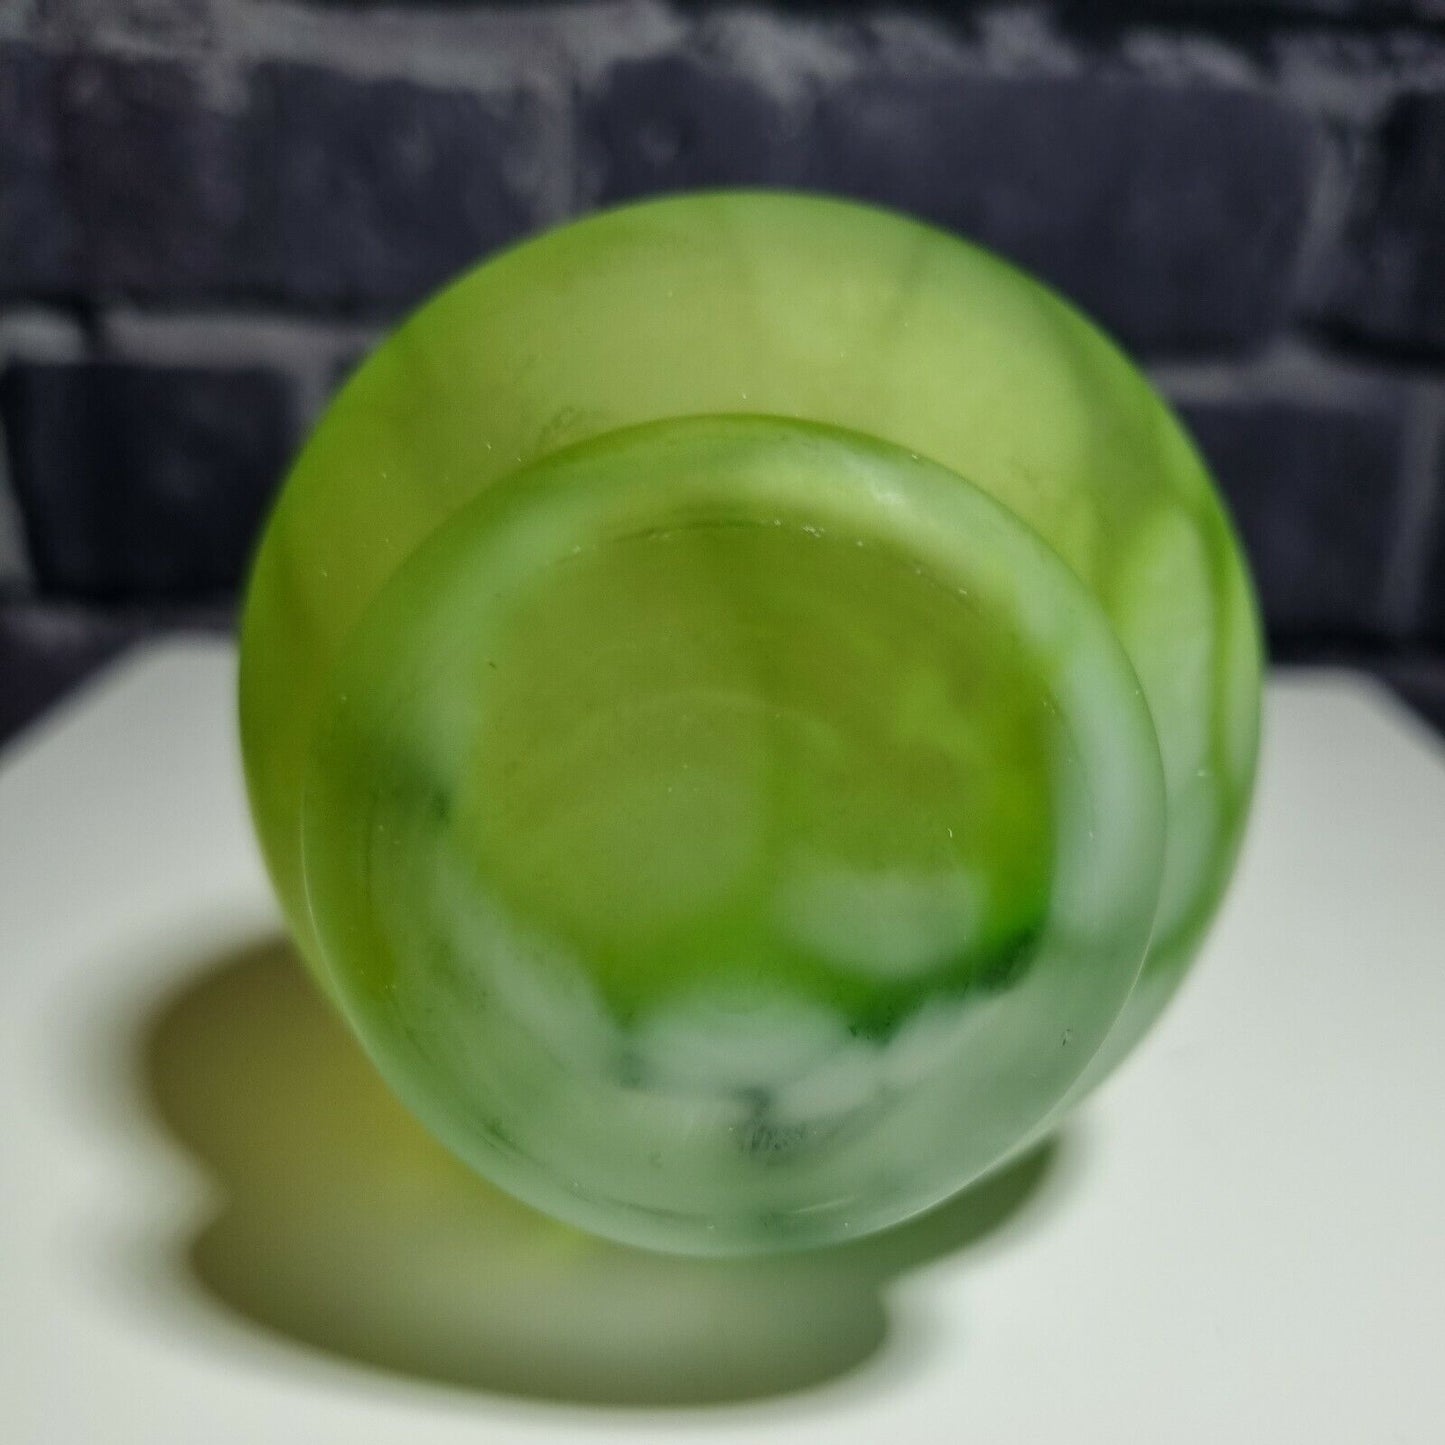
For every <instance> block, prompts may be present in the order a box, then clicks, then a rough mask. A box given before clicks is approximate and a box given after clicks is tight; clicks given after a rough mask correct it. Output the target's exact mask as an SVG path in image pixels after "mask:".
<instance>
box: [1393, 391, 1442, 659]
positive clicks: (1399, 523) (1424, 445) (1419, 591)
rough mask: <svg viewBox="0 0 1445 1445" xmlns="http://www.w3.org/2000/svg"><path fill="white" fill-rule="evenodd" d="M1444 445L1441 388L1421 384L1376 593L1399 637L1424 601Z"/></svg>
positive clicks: (1407, 631)
mask: <svg viewBox="0 0 1445 1445" xmlns="http://www.w3.org/2000/svg"><path fill="white" fill-rule="evenodd" d="M1442 446H1445V388H1442V387H1441V386H1440V385H1438V384H1437V385H1429V384H1425V385H1420V386H1418V387H1417V388H1416V395H1415V397H1414V399H1413V402H1412V405H1411V407H1410V413H1409V417H1408V419H1407V422H1406V426H1405V435H1404V447H1403V455H1402V457H1401V466H1402V468H1403V473H1404V481H1403V485H1402V487H1401V490H1400V504H1399V508H1398V510H1397V513H1396V518H1395V536H1394V543H1393V546H1392V547H1391V552H1390V556H1389V559H1388V561H1387V564H1386V568H1385V583H1384V587H1383V588H1382V590H1381V595H1380V603H1379V610H1380V620H1381V622H1382V623H1383V624H1384V626H1385V628H1386V630H1387V631H1388V632H1389V633H1390V634H1391V635H1392V636H1394V637H1396V638H1398V639H1404V638H1406V637H1408V636H1409V634H1410V632H1411V631H1412V629H1413V627H1414V625H1415V623H1416V621H1417V618H1418V614H1419V610H1420V604H1421V602H1422V601H1423V596H1424V589H1425V580H1426V577H1425V574H1426V569H1427V567H1428V566H1429V560H1430V559H1429V546H1430V541H1431V537H1432V534H1433V531H1434V527H1435V523H1436V521H1437V519H1438V516H1439V512H1440V495H1439V494H1440V487H1439V482H1438V474H1439V470H1440V462H1441V458H1442Z"/></svg>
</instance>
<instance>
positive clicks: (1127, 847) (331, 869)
mask: <svg viewBox="0 0 1445 1445" xmlns="http://www.w3.org/2000/svg"><path fill="white" fill-rule="evenodd" d="M1259 679H1260V649H1259V636H1258V627H1257V621H1256V614H1255V609H1254V604H1253V601H1252V597H1251V593H1250V589H1249V584H1248V580H1247V577H1246V574H1245V571H1244V568H1243V565H1242V563H1241V559H1240V554H1239V550H1238V547H1237V546H1236V543H1235V541H1234V538H1233V536H1232V534H1231V531H1230V528H1229V525H1228V523H1227V521H1226V519H1225V517H1224V514H1223V512H1222V510H1221V508H1220V505H1219V502H1218V499H1217V497H1216V495H1215V493H1214V490H1213V488H1212V486H1211V484H1210V481H1209V478H1208V476H1207V474H1206V472H1205V470H1204V468H1203V466H1202V465H1201V463H1200V461H1199V458H1198V456H1197V454H1196V453H1195V451H1194V449H1193V448H1192V447H1191V446H1190V444H1189V442H1188V440H1187V438H1186V437H1185V435H1184V433H1183V431H1182V430H1181V429H1180V426H1179V424H1178V422H1177V421H1176V420H1175V418H1174V417H1173V416H1172V414H1171V413H1170V412H1169V410H1168V408H1167V407H1166V406H1165V405H1164V403H1163V402H1162V401H1161V400H1160V399H1159V397H1158V396H1157V395H1156V394H1155V392H1154V391H1153V390H1152V389H1151V388H1150V386H1149V385H1148V383H1147V382H1146V381H1145V380H1144V379H1143V378H1142V377H1141V376H1140V374H1139V373H1138V372H1137V371H1136V370H1135V369H1134V368H1133V367H1132V366H1131V365H1130V363H1129V362H1128V361H1127V360H1126V359H1125V358H1124V357H1123V356H1122V355H1121V354H1120V353H1119V351H1118V350H1117V349H1116V348H1115V347H1114V346H1113V345H1112V344H1111V343H1110V342H1109V341H1108V340H1107V339H1106V338H1105V337H1104V336H1102V335H1101V334H1100V333H1099V332H1098V331H1097V330H1096V329H1095V328H1094V327H1093V326H1091V325H1090V324H1089V323H1088V322H1087V321H1086V320H1084V319H1083V318H1082V317H1081V316H1080V315H1079V314H1078V313H1077V312H1075V311H1074V310H1072V309H1071V308H1070V307H1069V306H1067V305H1066V304H1065V303H1064V302H1062V301H1061V300H1060V299H1059V298H1057V297H1056V296H1054V295H1053V294H1052V293H1051V292H1049V291H1048V290H1046V289H1045V288H1043V287H1041V286H1040V285H1039V284H1037V283H1036V282H1034V281H1032V280H1030V279H1029V278H1027V277H1025V276H1024V275H1022V274H1020V273H1019V272H1018V271H1016V270H1014V269H1012V268H1011V267H1009V266H1007V265H1005V264H1004V263H1003V262H1001V261H999V260H998V259H996V258H995V257H993V256H991V255H989V254H987V253H986V252H984V251H981V250H978V249H976V248H974V247H972V246H969V245H967V244H965V243H964V242H962V241H959V240H957V239H955V238H952V237H949V236H946V235H943V234H941V233H939V232H937V231H934V230H931V229H929V228H927V227H925V226H922V225H919V224H917V223H915V222H913V221H909V220H906V219H903V218H902V217H899V216H896V215H890V214H887V213H884V212H881V211H877V210H872V209H868V208H864V207H860V206H856V205H850V204H845V203H841V202H838V201H832V200H824V199H820V198H808V197H802V196H794V195H784V194H714V195H699V196H688V197H680V198H675V199H669V200H663V201H657V202H652V203H648V204H644V205H639V206H634V207H630V208H627V209H624V210H619V211H613V212H610V213H607V214H604V215H599V216H595V217H592V218H590V219H588V220H585V221H582V222H579V223H576V224H574V225H571V226H567V227H564V228H562V229H561V230H558V231H554V232H552V233H551V234H548V235H545V236H543V237H541V238H540V239H538V240H535V241H532V242H530V243H528V244H526V245H524V246H521V247H519V248H518V249H516V250H514V251H511V252H509V253H507V254H505V255H503V256H501V257H499V258H497V259H496V260H493V261H491V262H489V263H487V264H486V265H484V266H481V267H479V268H478V269H477V270H475V271H473V272H472V273H470V274H469V275H467V276H465V277H463V278H462V279H461V280H460V281H458V282H457V283H456V284H454V285H453V286H451V287H450V288H449V289H447V290H446V291H444V292H443V293H442V294H441V295H439V296H438V297H436V298H435V299H434V300H432V301H431V302H430V303H428V304H427V305H426V306H424V307H423V308H422V309H421V310H420V311H419V312H418V313H417V314H416V315H415V316H414V317H413V318H412V319H411V320H409V321H408V322H407V323H406V324H405V325H404V326H403V327H402V328H401V329H400V330H399V331H398V332H397V333H396V334H395V335H394V336H392V337H391V338H390V339H389V340H388V341H387V342H386V343H385V344H384V345H383V346H382V347H381V348H380V349H379V350H378V351H377V352H376V353H375V354H374V355H373V356H372V357H371V359H370V360H369V361H368V362H367V363H366V364H365V365H364V366H363V367H362V368H361V370H360V371H359V372H358V373H357V375H356V376H355V377H354V378H353V379H352V381H351V382H350V383H349V384H348V385H347V387H346V388H345V390H344V391H343V392H342V393H341V395H340V396H339V398H338V399H337V401H336V402H335V404H334V405H333V406H332V408H331V410H330V411H329V412H328V414H327V415H326V417H325V418H324V419H323V421H322V423H321V424H320V426H319V427H318V429H317V430H316V433H315V435H314V436H313V438H312V440H311V442H310V444H309V445H308V446H307V448H306V450H305V451H304V453H303V454H302V456H301V458H300V460H299V462H298V463H297V465H296V468H295V471H294V472H293V474H292V476H291V478H290V480H289V481H288V483H287V486H286V489H285V491H284V494H283V496H282V498H281V501H280V503H279V505H278V506H277V508H276V511H275V514H274V516H273V518H272V521H271V524H270V527H269V530H268V532H267V534H266V538H265V541H264V543H263V546H262V549H261V552H260V554H259V557H258V559H257V562H256V567H255V571H254V574H253V577H252V581H251V586H250V591H249V595H248V599H247V607H246V615H245V624H244V632H243V647H242V661H241V716H242V738H243V745H244V752H245V761H246V770H247V778H248V783H249V787H250V793H251V799H252V804H253V808H254V812H255V816H256V821H257V826H258V829H259V832H260V835H261V839H262V842H263V845H264V848H265V851H266V856H267V859H268V862H269V865H270V868H271V871H272V875H273V877H274V879H275V882H276V886H277V889H278V891H279V893H280V896H281V899H282V902H283V905H284V906H285V909H286V912H287V915H288V917H289V919H290V922H291V925H292V928H293V930H294V932H295V935H296V937H297V940H298V942H299V944H300V947H301V950H302V952H303V954H304V955H305V957H306V959H307V960H308V962H309V964H310V966H311V967H312V969H313V971H314V972H315V974H316V976H317V977H318V979H319V980H320V981H321V983H322V985H323V986H324V987H325V988H326V990H327V991H328V993H329V994H330V995H331V997H332V998H333V999H334V1001H335V1002H336V1004H337V1005H338V1006H339V1008H340V1009H341V1010H342V1011H343V1013H344V1014H345V1016H346V1017H347V1019H348V1020H349V1021H350V1023H351V1025H352V1026H353V1028H354V1029H355V1031H356V1033H357V1035H358V1036H359V1038H360V1039H361V1041H362V1043H363V1044H364V1046H365V1047H366V1049H367V1051H368V1052H369V1053H370V1055H371V1056H372V1058H373V1059H374V1061H375V1062H376V1064H377V1066H378V1068H379V1069H380V1070H381V1072H382V1073H383V1074H384V1076H385V1077H386V1078H387V1079H388V1080H389V1082H390V1083H391V1085H392V1087H393V1088H394V1089H395V1090H396V1091H397V1093H398V1094H399V1095H401V1096H402V1098H404V1099H405V1100H406V1101H407V1102H408V1103H409V1104H410V1105H411V1106H412V1108H413V1109H414V1110H415V1111H416V1112H417V1114H418V1115H420V1117H421V1118H422V1119H423V1120H424V1121H425V1122H426V1123H427V1124H428V1125H429V1126H430V1127H431V1128H432V1129H434V1130H435V1132H436V1133H437V1134H438V1135H439V1136H440V1137H441V1138H442V1139H444V1140H445V1141H446V1142H447V1143H448V1144H449V1145H450V1146H451V1147H452V1148H453V1149H455V1150H456V1152H457V1153H458V1154H460V1155H461V1156H462V1157H463V1158H465V1159H466V1160H468V1161H469V1162H470V1163H471V1164H472V1165H473V1166H474V1167H475V1168H476V1169H477V1170H478V1171H480V1172H481V1173H483V1174H484V1175H486V1176H487V1177H488V1178H490V1179H492V1180H493V1181H495V1182H496V1183H498V1184H500V1185H502V1186H503V1187H504V1188H507V1189H509V1190H511V1191H512V1192H513V1193H515V1194H516V1195H518V1196H519V1197H521V1198H522V1199H525V1200H527V1201H529V1202H530V1203H532V1204H534V1205H536V1206H538V1207H539V1208H541V1209H544V1210H547V1211H549V1212H551V1213H553V1214H555V1215H557V1216H560V1217H562V1218H564V1219H567V1220H570V1221H572V1222H574V1223H576V1224H578V1225H581V1226H583V1227H585V1228H587V1229H591V1230H594V1231H596V1232H598V1233H602V1234H606V1235H610V1236H612V1237H614V1238H617V1239H621V1240H626V1241H630V1242H633V1243H637V1244H641V1245H646V1246H652V1247H656V1248H663V1249H673V1250H682V1251H691V1252H698V1253H718V1254H722V1253H741V1252H748V1251H757V1250H765V1249H773V1248H785V1247H798V1246H805V1245H811V1244H816V1243H823V1242H827V1241H831V1240H837V1239H840V1238H845V1237H849V1236H852V1235H857V1234H861V1233H865V1232H867V1231H869V1230H873V1229H877V1228H881V1227H883V1226H886V1225H888V1224H891V1223H894V1222H896V1221H898V1220H901V1219H903V1218H905V1217H907V1216H909V1215H911V1214H914V1213H916V1212H918V1211H919V1210H922V1209H925V1208H927V1207H928V1206H930V1205H932V1204H934V1203H936V1202H937V1201H939V1200H941V1199H943V1198H945V1197H946V1196H948V1195H949V1194H951V1193H953V1192H954V1191H956V1190H957V1189H959V1188H960V1187H962V1186H963V1185H964V1184H966V1183H968V1182H969V1181H970V1180H972V1179H974V1178H976V1177H977V1176H978V1175H980V1174H981V1173H983V1172H985V1171H987V1170H988V1169H990V1168H992V1167H993V1166H995V1165H997V1164H998V1163H999V1162H1001V1161H1002V1160H1003V1159H1005V1158H1006V1157H1008V1156H1009V1155H1011V1154H1013V1153H1015V1152H1016V1151H1017V1150H1018V1149H1019V1148H1021V1147H1022V1146H1023V1145H1025V1144H1026V1143H1027V1142H1028V1141H1030V1140H1031V1139H1034V1138H1036V1137H1037V1136H1038V1135H1039V1134H1040V1132H1041V1131H1043V1130H1045V1129H1047V1128H1048V1127H1050V1125H1051V1124H1052V1123H1054V1122H1055V1121H1056V1120H1057V1119H1058V1118H1059V1116H1060V1114H1061V1112H1062V1111H1063V1110H1064V1109H1065V1108H1067V1107H1068V1106H1069V1105H1070V1104H1072V1103H1073V1102H1075V1101H1076V1100H1077V1099H1078V1098H1079V1097H1080V1096H1081V1095H1082V1094H1083V1093H1084V1092H1085V1091H1086V1090H1087V1089H1088V1088H1089V1087H1091V1086H1092V1084H1094V1083H1095V1082H1097V1081H1098V1080H1099V1079H1100V1078H1101V1077H1102V1076H1103V1075H1104V1074H1105V1073H1106V1072H1107V1071H1108V1070H1109V1069H1110V1068H1111V1067H1112V1066H1113V1065H1114V1064H1115V1063H1116V1062H1117V1061H1118V1060H1119V1059H1120V1058H1122V1057H1123V1055H1124V1054H1125V1052H1126V1051H1127V1050H1128V1049H1129V1048H1130V1047H1131V1046H1132V1045H1133V1043H1134V1042H1135V1041H1136V1040H1137V1039H1138V1038H1139V1037H1140V1035H1141V1034H1142V1033H1143V1031H1144V1030H1145V1029H1146V1028H1147V1026H1148V1025H1149V1024H1150V1023H1151V1022H1152V1021H1153V1019H1154V1018H1155V1017H1156V1016H1157V1014H1158V1013H1159V1011H1160V1009H1161V1008H1162V1007H1163V1005H1164V1003H1165V1002H1166V1000H1167V999H1168V997H1169V995H1170V994H1171V993H1172V992H1173V990H1174V988H1175V987H1176V985H1177V984H1178V982H1179V980H1180V978H1181V976H1182V974H1183V971H1184V969H1185V967H1186V965H1187V962H1188V960H1189V957H1190V955H1191V953H1192V951H1193V949H1194V947H1195V945H1196V944H1197V942H1198V939H1199V937H1200V934H1201V932H1202V930H1203V928H1204V926H1205V924H1206V922H1207V921H1208V918H1209V916H1210V914H1211V912H1212V911H1213V909H1214V906H1215V904H1216V902H1217V900H1218V898H1219V895H1220V892H1221V890H1222V888H1223V885H1224V883H1225V880H1226V877H1227V875H1228V872H1229V869H1230V865H1231V863H1232V860H1233V856H1234V853H1235V850H1236V845H1237V842H1238V838H1239V833H1240V829H1241V825H1242V822H1243V818H1244V814H1245V811H1246V807H1247V803H1248V798H1249V793H1250V788H1251V783H1252V774H1253V767H1254V756H1255V745H1256V735H1257V728H1258V715H1259Z"/></svg>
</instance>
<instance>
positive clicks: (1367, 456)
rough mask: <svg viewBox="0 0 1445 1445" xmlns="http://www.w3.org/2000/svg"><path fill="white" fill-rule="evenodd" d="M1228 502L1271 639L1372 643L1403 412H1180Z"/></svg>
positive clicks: (1380, 626) (1376, 408) (1387, 553)
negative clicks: (1240, 536) (1248, 560)
mask: <svg viewBox="0 0 1445 1445" xmlns="http://www.w3.org/2000/svg"><path fill="white" fill-rule="evenodd" d="M1181 410H1182V411H1183V414H1184V417H1185V420H1186V421H1187V422H1188V424H1189V427H1190V429H1191V430H1192V431H1193V433H1194V435H1195V437H1196V439H1197V440H1198V442H1199V445H1200V448H1201V450H1202V451H1203V452H1204V454H1205V456H1206V457H1207V458H1208V460H1209V463H1210V465H1211V467H1212V468H1213V470H1214V473H1215V476H1216V477H1217V478H1218V480H1219V483H1220V485H1221V486H1222V487H1223V489H1224V492H1225V495H1226V497H1227V498H1228V500H1229V505H1230V510H1231V512H1232V513H1233V515H1234V518H1235V521H1236V523H1237V525H1238V526H1239V529H1240V532H1241V534H1242V536H1243V540H1244V545H1245V549H1246V551H1247V553H1248V554H1249V558H1250V562H1251V565H1252V566H1253V569H1254V575H1255V580H1256V582H1257V584H1258V586H1259V591H1260V597H1261V601H1262V603H1263V606H1264V613H1265V621H1266V623H1267V625H1268V629H1269V632H1270V635H1271V637H1272V639H1274V640H1275V641H1276V642H1282V643H1285V644H1286V645H1298V644H1300V643H1315V642H1321V641H1331V640H1333V641H1342V642H1352V641H1368V640H1371V639H1378V638H1380V637H1381V636H1382V634H1383V633H1384V631H1385V625H1384V617H1383V614H1382V603H1383V599H1384V590H1385V584H1386V579H1387V573H1388V569H1389V565H1390V560H1391V556H1392V548H1393V543H1394V540H1395V536H1396V528H1397V526H1398V525H1399V521H1400V516H1401V499H1402V495H1403V487H1404V478H1403V449H1404V412H1403V408H1402V407H1400V406H1398V405H1395V404H1393V403H1391V402H1389V401H1381V402H1372V403H1371V404H1369V405H1361V406H1359V407H1357V408H1351V409H1347V410H1344V409H1333V408H1328V407H1324V406H1313V405H1304V404H1299V403H1287V402H1271V401H1237V402H1220V403H1211V404H1196V405H1186V406H1184V407H1183V408H1182V409H1181Z"/></svg>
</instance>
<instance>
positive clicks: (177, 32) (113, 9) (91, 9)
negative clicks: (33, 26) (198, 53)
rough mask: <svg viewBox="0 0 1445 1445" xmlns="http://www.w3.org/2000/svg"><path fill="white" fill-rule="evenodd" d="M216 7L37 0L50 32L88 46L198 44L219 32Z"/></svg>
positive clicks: (204, 2)
mask: <svg viewBox="0 0 1445 1445" xmlns="http://www.w3.org/2000/svg"><path fill="white" fill-rule="evenodd" d="M222 3H227V0H222ZM211 7H212V0H38V8H39V13H40V20H41V23H42V24H43V25H44V26H45V27H46V30H47V31H48V33H49V34H51V35H52V36H55V37H57V38H59V39H61V40H64V41H69V42H72V43H79V44H84V45H96V44H102V45H105V44H115V43H116V42H121V43H124V42H125V41H129V40H144V41H153V42H156V43H165V44H199V43H202V42H204V41H206V40H208V39H210V37H211V36H212V34H213V33H214V25H213V16H212V8H211Z"/></svg>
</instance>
